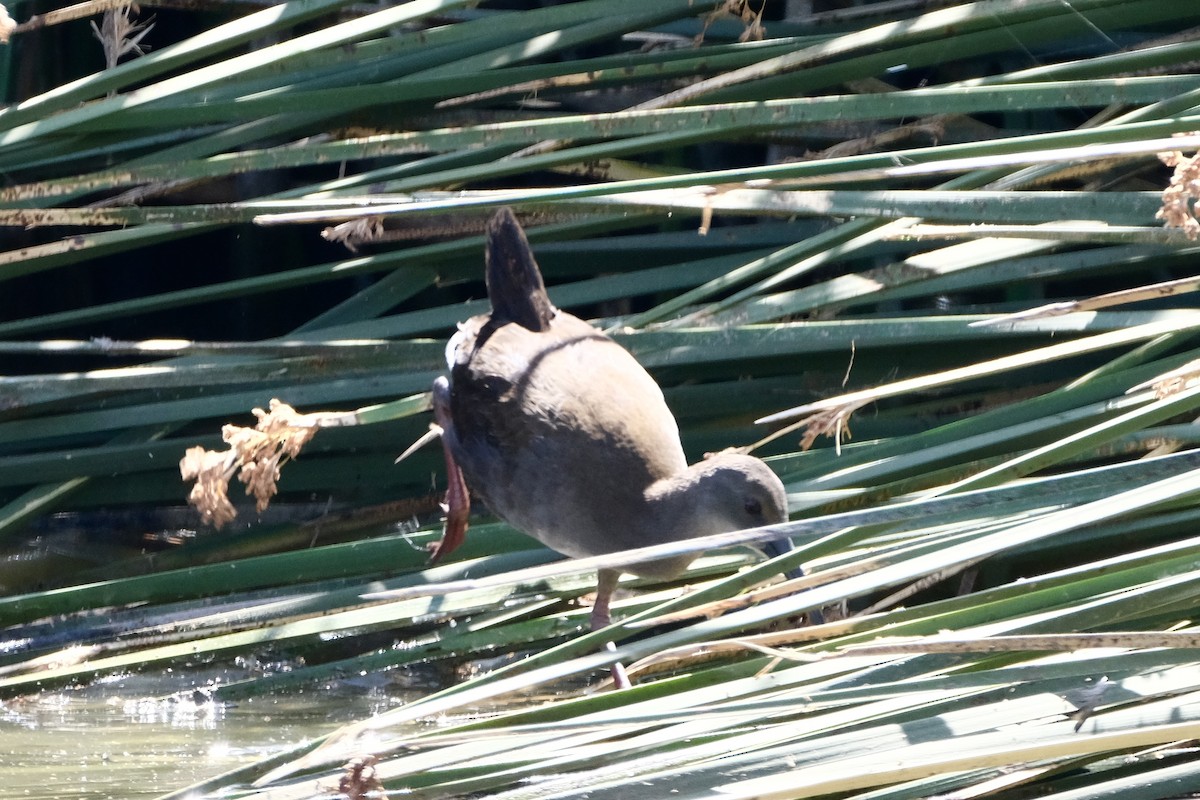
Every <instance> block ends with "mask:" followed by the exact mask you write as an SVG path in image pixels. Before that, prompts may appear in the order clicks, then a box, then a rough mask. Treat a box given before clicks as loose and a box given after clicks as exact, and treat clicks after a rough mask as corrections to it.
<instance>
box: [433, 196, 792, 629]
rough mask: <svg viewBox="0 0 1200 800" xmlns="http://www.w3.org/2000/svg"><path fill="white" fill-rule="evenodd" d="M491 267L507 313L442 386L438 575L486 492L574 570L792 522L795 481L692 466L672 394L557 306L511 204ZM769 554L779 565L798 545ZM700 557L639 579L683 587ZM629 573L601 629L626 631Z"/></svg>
mask: <svg viewBox="0 0 1200 800" xmlns="http://www.w3.org/2000/svg"><path fill="white" fill-rule="evenodd" d="M485 265H486V266H485V281H486V284H487V293H488V298H489V301H490V303H491V312H490V313H488V314H482V315H479V316H475V317H472V318H470V319H468V320H467V321H466V322H463V323H460V324H459V326H458V331H457V333H455V334H454V335H453V336H452V337H451V339H450V341H449V342H448V343H447V346H446V360H447V365H448V369H449V373H448V374H447V375H442V376H440V377H438V378H437V379H436V380H435V382H434V385H433V391H432V398H433V410H434V422H435V426H434V431H435V432H439V431H440V435H441V440H442V449H443V454H444V457H445V460H446V467H447V475H448V484H449V485H448V489H447V493H446V503H445V506H444V507H445V509H446V523H445V528H444V532H443V535H442V539H441V541H440V542H438V544H437V545H436V547H435V548H434V551H433V554H432V557H431V561H432V562H436V561H438V560H440V559H441V558H443V557H444V556H446V555H447V554H448V553H449V552H451V551H452V550H453V549H454V548H455V547H457V546H458V545H459V544H461V542H462V541H463V539H464V536H465V534H466V529H467V520H468V515H469V510H470V497H471V496H472V495H474V496H475V497H476V498H477V499H479V500H481V501H483V503H484V504H485V506H486V507H487V508H488V509H489V510H490V511H491V512H492V513H493V514H495V515H496V516H498V517H500V518H501V519H503V520H504V521H505V522H507V523H508V524H510V525H511V526H513V527H514V528H516V529H518V530H520V531H523V532H525V533H527V534H529V535H531V536H533V537H534V538H536V539H538V540H539V541H541V542H542V543H543V544H545V545H546V546H547V547H549V548H550V549H552V550H555V551H557V552H559V553H562V554H564V555H566V556H572V557H582V556H595V555H603V554H608V553H614V552H618V551H621V550H627V549H631V548H637V547H645V546H649V545H655V544H664V543H669V542H676V541H680V540H683V539H687V538H692V537H698V536H705V535H709V534H716V533H727V532H730V531H735V530H741V529H743V528H752V527H759V526H763V525H770V524H776V523H780V522H785V521H786V520H787V519H788V503H787V493H786V491H785V489H784V486H783V483H782V481H781V480H780V479H779V477H778V476H776V475H775V473H774V472H773V471H772V470H771V468H770V467H769V466H767V464H766V463H765V462H763V461H762V460H761V459H759V458H755V457H753V456H750V455H745V454H741V453H736V452H731V451H729V452H722V453H718V454H715V455H712V456H711V457H708V458H705V459H703V460H701V461H698V462H697V463H695V464H691V465H689V464H688V463H687V458H686V456H685V454H684V449H683V445H682V443H681V441H680V437H679V428H678V425H677V423H676V421H675V417H674V415H673V414H672V413H671V410H670V408H668V406H667V403H666V400H665V398H664V396H663V392H662V390H661V389H660V388H659V386H658V384H657V383H656V382H655V381H654V379H653V378H652V377H651V376H650V374H649V373H648V372H647V371H646V370H645V368H643V367H642V365H641V364H639V363H638V361H637V360H636V359H635V358H634V356H633V355H632V354H631V353H630V352H629V351H628V350H626V349H625V348H624V347H622V346H621V345H620V344H618V343H617V342H616V341H615V340H613V339H612V338H611V337H609V336H607V335H606V334H604V333H603V332H602V331H600V330H598V329H596V328H595V327H593V326H592V325H591V324H589V323H588V322H586V321H584V320H582V319H580V318H579V317H576V316H574V315H572V314H570V313H568V312H565V311H562V310H560V309H558V308H556V307H555V306H554V305H553V304H552V303H551V302H550V298H549V296H548V295H547V293H546V288H545V284H544V282H543V280H542V275H541V270H540V269H539V267H538V265H537V262H536V260H535V259H534V255H533V251H532V250H531V249H530V246H529V242H528V240H527V238H526V236H525V232H524V231H523V230H522V228H521V225H520V224H519V223H518V221H517V219H516V217H515V215H514V214H513V212H512V210H511V209H509V208H507V207H502V208H500V209H499V210H498V211H497V212H496V213H495V214H494V215H493V216H492V217H491V218H490V219H489V221H488V223H487V226H486V246H485ZM762 549H763V550H764V551H765V552H766V553H767V554H768V555H779V554H781V553H783V552H786V551H788V550H790V549H792V542H791V540H790V539H788V538H786V537H784V538H781V539H779V540H776V541H772V542H768V543H766V544H765V545H762ZM694 558H695V555H694V554H689V555H680V556H672V557H669V558H663V559H659V560H656V561H650V562H645V563H639V564H633V565H629V566H627V567H625V568H624V569H625V571H627V572H630V573H632V574H635V575H638V576H642V577H649V578H671V577H674V576H676V575H678V574H680V573H681V572H683V571H684V570H685V569H686V568H687V566H688V564H689V563H690V562H691V561H692V560H693V559H694ZM620 574H621V572H620V571H619V570H615V569H601V570H599V573H598V578H597V591H596V594H595V600H594V602H593V606H592V613H591V620H590V625H591V628H592V629H593V630H599V629H602V628H604V627H607V626H608V625H609V624H610V623H611V614H610V603H611V599H612V595H613V592H614V590H615V589H616V586H617V582H618V579H619V577H620ZM799 574H802V573H799Z"/></svg>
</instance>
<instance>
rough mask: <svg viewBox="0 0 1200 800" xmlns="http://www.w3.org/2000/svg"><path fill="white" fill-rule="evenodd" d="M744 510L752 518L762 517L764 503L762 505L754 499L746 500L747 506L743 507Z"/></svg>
mask: <svg viewBox="0 0 1200 800" xmlns="http://www.w3.org/2000/svg"><path fill="white" fill-rule="evenodd" d="M743 508H745V509H746V513H747V514H749V515H750V516H752V517H759V516H762V503H760V502H759V501H758V500H757V499H756V498H754V497H749V498H746V504H745V505H744V506H743Z"/></svg>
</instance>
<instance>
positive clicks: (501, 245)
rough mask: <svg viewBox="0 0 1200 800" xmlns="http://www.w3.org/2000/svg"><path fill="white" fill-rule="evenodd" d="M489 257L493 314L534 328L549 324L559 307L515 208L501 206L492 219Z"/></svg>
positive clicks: (494, 316) (489, 283) (543, 328)
mask: <svg viewBox="0 0 1200 800" xmlns="http://www.w3.org/2000/svg"><path fill="white" fill-rule="evenodd" d="M486 260H487V290H488V299H489V300H491V301H492V317H493V318H499V319H504V320H508V321H510V322H515V323H517V324H518V325H520V326H521V327H523V328H528V329H529V330H531V331H544V330H546V329H547V328H549V327H550V320H552V319H553V318H554V314H555V309H554V306H553V305H551V304H550V298H549V297H548V296H547V295H546V285H545V284H544V283H542V273H541V271H540V270H538V265H537V261H535V260H534V258H533V251H532V250H530V249H529V240H528V239H526V238H525V231H523V230H521V225H520V223H518V222H517V218H516V217H515V216H513V212H512V209H509V208H501V209H500V210H499V211H497V212H496V213H495V214H494V215H493V216H492V218H491V219H490V220H488V225H487V250H486Z"/></svg>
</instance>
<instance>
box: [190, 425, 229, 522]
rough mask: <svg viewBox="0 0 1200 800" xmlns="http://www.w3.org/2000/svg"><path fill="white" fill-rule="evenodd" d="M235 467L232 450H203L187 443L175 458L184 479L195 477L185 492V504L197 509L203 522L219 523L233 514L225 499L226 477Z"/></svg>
mask: <svg viewBox="0 0 1200 800" xmlns="http://www.w3.org/2000/svg"><path fill="white" fill-rule="evenodd" d="M236 469H237V458H236V453H234V452H233V451H217V450H205V449H204V448H203V447H200V446H199V445H197V446H196V447H189V448H188V449H187V452H186V453H185V454H184V456H183V459H182V460H180V462H179V474H180V475H182V476H183V479H184V480H185V481H195V482H196V483H195V485H194V486H193V487H192V491H191V493H190V494H188V504H189V505H192V506H194V507H195V508H196V510H198V511H199V512H200V518H201V519H203V520H204V522H205V524H207V525H212V526H213V527H215V528H221V527H223V526H224V525H225V524H226V523H227V522H232V521H233V519H234V518H235V517H236V516H237V511H236V510H235V509H234V507H233V503H230V502H229V479H230V478H231V477H233V473H234V471H235V470H236Z"/></svg>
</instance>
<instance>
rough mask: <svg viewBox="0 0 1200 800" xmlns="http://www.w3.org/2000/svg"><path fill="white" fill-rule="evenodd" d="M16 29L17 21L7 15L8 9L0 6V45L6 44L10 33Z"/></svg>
mask: <svg viewBox="0 0 1200 800" xmlns="http://www.w3.org/2000/svg"><path fill="white" fill-rule="evenodd" d="M16 28H17V21H16V20H15V19H13V18H12V17H10V16H9V15H8V9H7V8H5V7H4V6H2V5H0V44H8V40H9V38H10V37H11V36H12V32H13V31H14V30H16Z"/></svg>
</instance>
